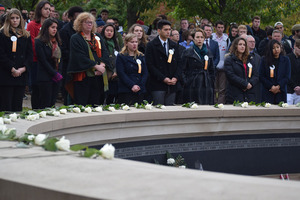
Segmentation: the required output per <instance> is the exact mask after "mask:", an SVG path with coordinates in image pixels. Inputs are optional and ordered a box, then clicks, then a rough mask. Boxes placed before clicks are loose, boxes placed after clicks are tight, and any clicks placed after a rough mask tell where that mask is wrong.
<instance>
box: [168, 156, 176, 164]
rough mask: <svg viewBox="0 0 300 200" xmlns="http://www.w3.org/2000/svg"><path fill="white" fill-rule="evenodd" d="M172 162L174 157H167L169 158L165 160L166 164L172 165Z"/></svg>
mask: <svg viewBox="0 0 300 200" xmlns="http://www.w3.org/2000/svg"><path fill="white" fill-rule="evenodd" d="M174 163H175V160H174V158H169V159H168V160H167V164H168V165H173V164H174Z"/></svg>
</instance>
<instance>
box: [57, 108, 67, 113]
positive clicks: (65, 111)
mask: <svg viewBox="0 0 300 200" xmlns="http://www.w3.org/2000/svg"><path fill="white" fill-rule="evenodd" d="M59 112H60V114H67V109H65V108H64V109H60V110H59Z"/></svg>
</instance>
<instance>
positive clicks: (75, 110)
mask: <svg viewBox="0 0 300 200" xmlns="http://www.w3.org/2000/svg"><path fill="white" fill-rule="evenodd" d="M73 112H74V113H80V112H81V110H80V108H78V107H75V108H73Z"/></svg>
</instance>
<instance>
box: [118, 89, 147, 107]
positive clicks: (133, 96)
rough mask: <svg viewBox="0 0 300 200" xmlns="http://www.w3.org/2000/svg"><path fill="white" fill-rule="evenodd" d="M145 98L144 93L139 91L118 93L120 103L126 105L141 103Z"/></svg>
mask: <svg viewBox="0 0 300 200" xmlns="http://www.w3.org/2000/svg"><path fill="white" fill-rule="evenodd" d="M143 100H144V94H137V93H133V92H130V93H120V94H119V95H118V103H119V104H122V103H124V104H126V105H134V104H135V103H138V104H141V103H142V102H143Z"/></svg>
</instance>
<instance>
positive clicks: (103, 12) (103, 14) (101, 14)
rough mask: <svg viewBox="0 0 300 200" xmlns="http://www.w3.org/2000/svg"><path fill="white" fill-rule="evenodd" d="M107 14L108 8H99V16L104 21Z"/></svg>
mask: <svg viewBox="0 0 300 200" xmlns="http://www.w3.org/2000/svg"><path fill="white" fill-rule="evenodd" d="M108 14H109V12H108V10H106V9H103V10H101V13H100V16H101V18H102V20H103V21H104V22H106V20H107V19H108Z"/></svg>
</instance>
